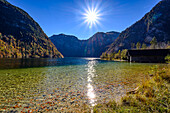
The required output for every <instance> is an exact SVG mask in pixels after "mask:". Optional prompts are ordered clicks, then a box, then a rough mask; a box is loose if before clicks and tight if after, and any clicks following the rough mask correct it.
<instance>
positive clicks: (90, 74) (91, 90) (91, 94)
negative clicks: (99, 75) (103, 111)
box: [87, 59, 96, 106]
mask: <svg viewBox="0 0 170 113" xmlns="http://www.w3.org/2000/svg"><path fill="white" fill-rule="evenodd" d="M95 65H96V60H94V59H92V60H90V61H89V62H88V64H87V72H88V76H87V82H88V85H87V89H88V90H87V96H88V98H89V101H90V104H91V106H95V104H96V103H95V101H96V96H95V91H94V88H93V86H92V78H93V77H95V76H96V75H95V72H96V70H95V68H94V66H95Z"/></svg>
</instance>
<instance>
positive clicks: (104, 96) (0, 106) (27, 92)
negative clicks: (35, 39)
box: [0, 58, 156, 112]
mask: <svg viewBox="0 0 170 113" xmlns="http://www.w3.org/2000/svg"><path fill="white" fill-rule="evenodd" d="M153 65H156V64H142V63H125V62H113V61H112V62H109V61H101V60H99V59H96V58H64V59H0V112H1V111H13V112H14V111H17V112H21V111H25V112H26V111H35V112H36V111H40V112H41V111H42V112H44V111H56V112H59V111H60V112H69V111H76V112H81V111H82V110H83V111H87V112H89V111H90V109H91V108H92V107H93V106H94V105H96V104H98V103H106V102H109V101H111V100H113V99H114V100H116V101H119V99H120V98H121V96H123V95H124V94H125V93H126V92H127V91H130V90H132V89H134V88H136V87H137V85H138V84H140V82H142V81H145V80H146V79H148V78H147V76H146V75H147V74H148V71H149V70H150V67H151V66H153Z"/></svg>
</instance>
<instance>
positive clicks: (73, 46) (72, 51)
mask: <svg viewBox="0 0 170 113" xmlns="http://www.w3.org/2000/svg"><path fill="white" fill-rule="evenodd" d="M118 35H119V33H118V32H107V33H103V32H98V33H96V34H94V35H93V36H92V37H90V38H89V39H88V40H79V39H78V38H77V37H75V36H70V35H64V34H59V35H53V36H51V37H50V39H51V41H52V42H53V43H54V45H55V46H56V47H57V48H58V50H59V51H60V52H61V53H62V54H63V55H64V56H65V57H99V56H100V55H101V54H102V52H104V51H106V50H107V49H108V45H110V44H111V43H112V42H113V41H114V40H115V39H116V38H117V37H118Z"/></svg>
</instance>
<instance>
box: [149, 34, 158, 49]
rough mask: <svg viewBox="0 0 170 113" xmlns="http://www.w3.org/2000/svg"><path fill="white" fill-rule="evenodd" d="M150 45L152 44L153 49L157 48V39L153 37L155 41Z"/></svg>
mask: <svg viewBox="0 0 170 113" xmlns="http://www.w3.org/2000/svg"><path fill="white" fill-rule="evenodd" d="M150 44H151V48H153V49H155V48H156V45H157V39H156V37H153V39H152V40H151V42H150Z"/></svg>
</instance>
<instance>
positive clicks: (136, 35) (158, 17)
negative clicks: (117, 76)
mask: <svg viewBox="0 0 170 113" xmlns="http://www.w3.org/2000/svg"><path fill="white" fill-rule="evenodd" d="M153 37H156V38H157V41H158V42H168V41H170V0H162V1H160V2H159V3H158V4H157V5H156V6H155V7H154V8H153V9H152V10H151V11H150V12H149V13H147V14H146V15H145V16H144V17H143V18H142V19H141V20H139V21H138V22H136V23H135V24H133V25H132V26H131V27H129V28H127V29H126V30H125V31H123V32H122V33H121V34H120V35H119V37H118V38H117V39H116V40H115V41H114V42H113V43H112V44H111V45H110V48H109V49H108V50H107V51H106V52H107V53H112V52H113V51H118V50H122V49H130V48H131V43H135V44H136V43H137V42H140V43H146V44H149V42H150V41H151V40H152V38H153Z"/></svg>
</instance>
